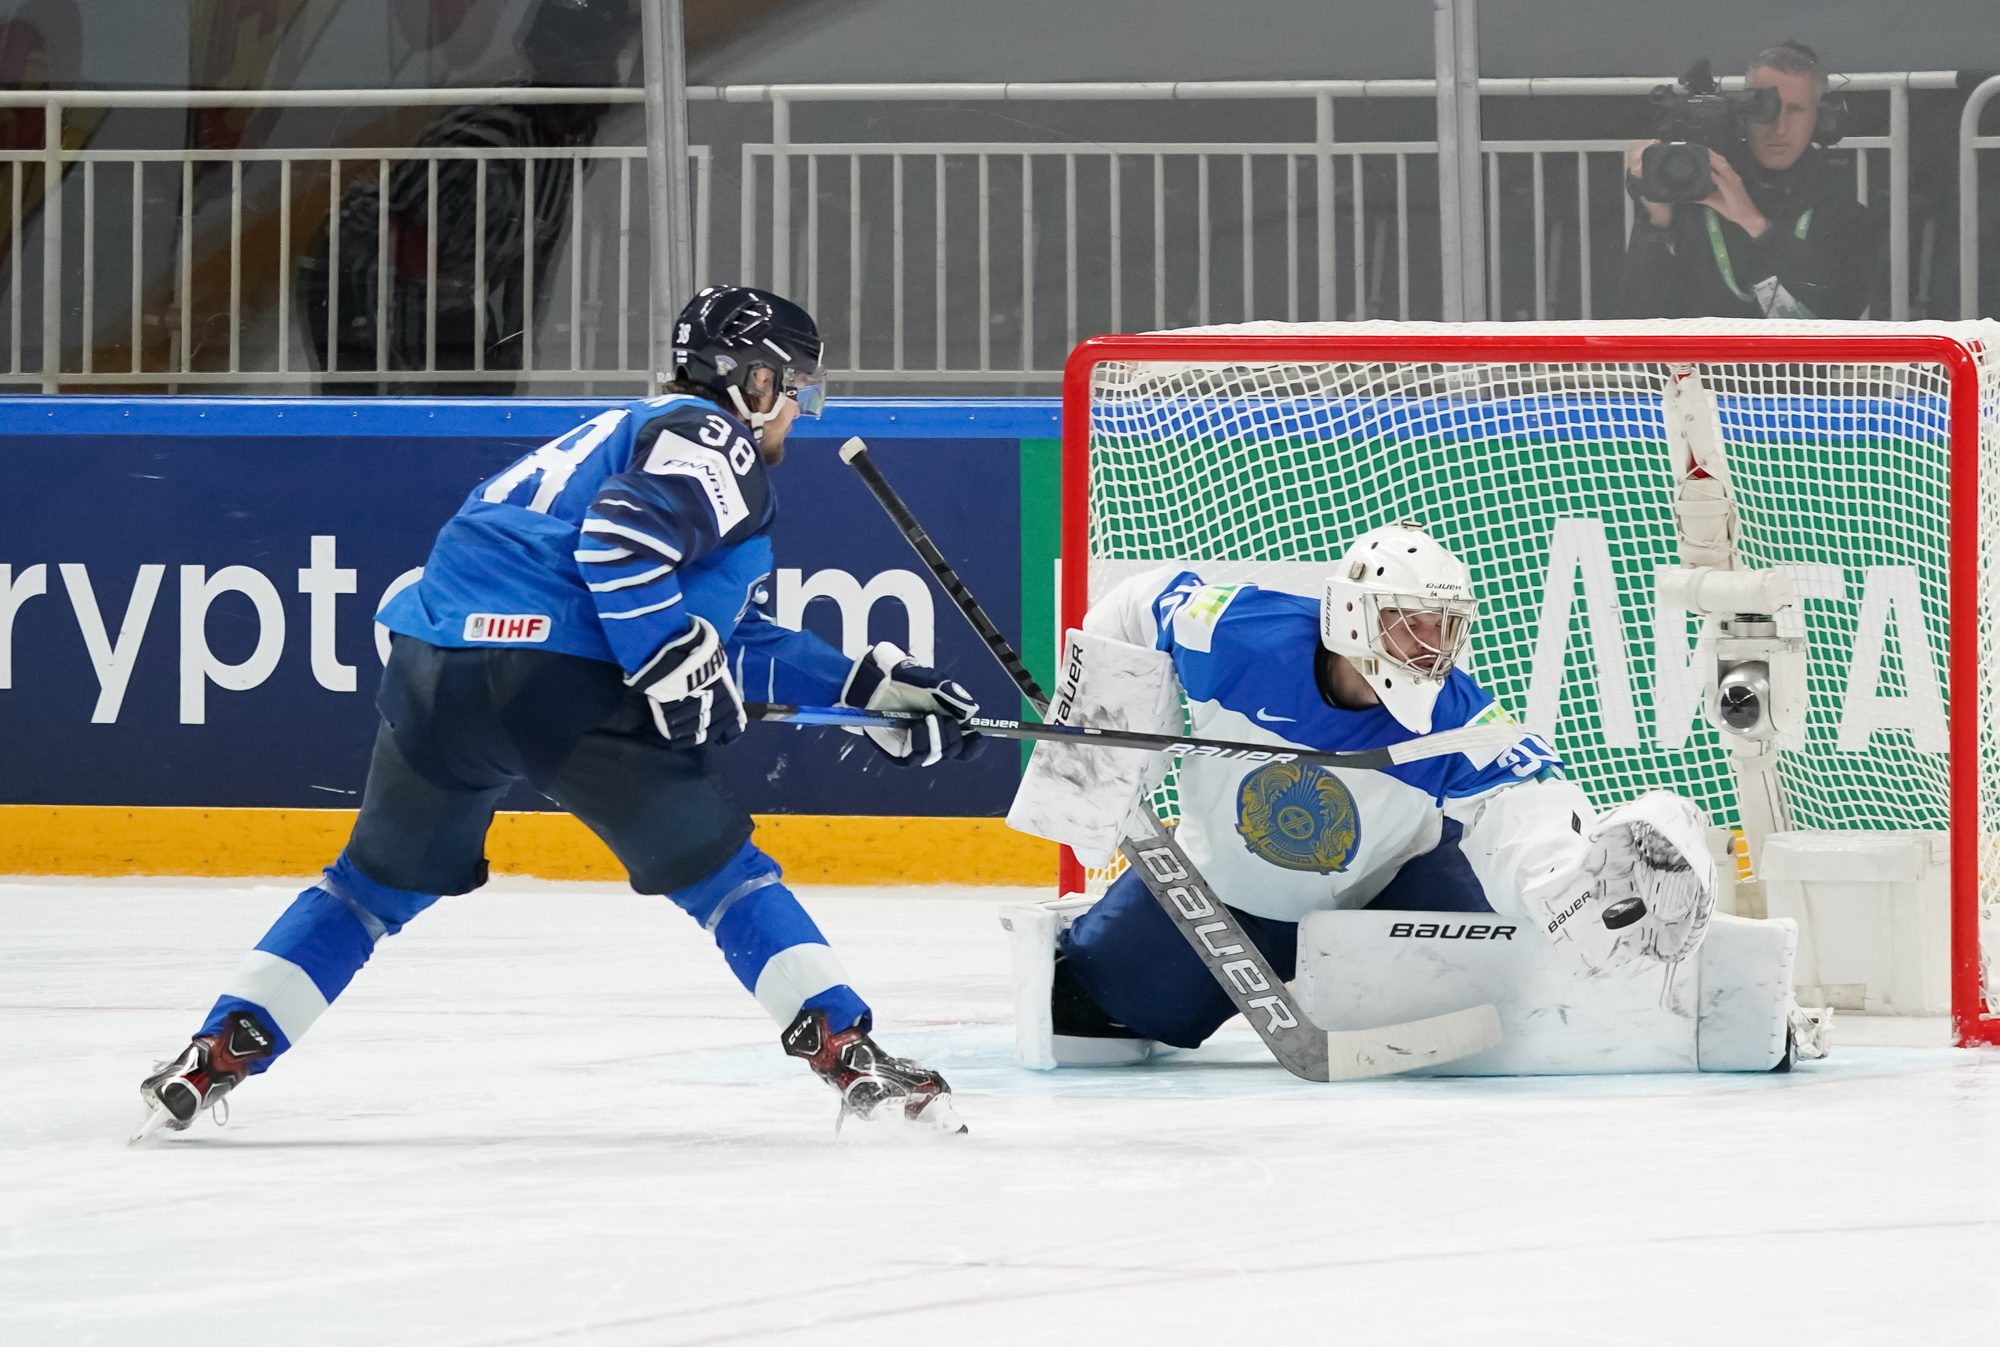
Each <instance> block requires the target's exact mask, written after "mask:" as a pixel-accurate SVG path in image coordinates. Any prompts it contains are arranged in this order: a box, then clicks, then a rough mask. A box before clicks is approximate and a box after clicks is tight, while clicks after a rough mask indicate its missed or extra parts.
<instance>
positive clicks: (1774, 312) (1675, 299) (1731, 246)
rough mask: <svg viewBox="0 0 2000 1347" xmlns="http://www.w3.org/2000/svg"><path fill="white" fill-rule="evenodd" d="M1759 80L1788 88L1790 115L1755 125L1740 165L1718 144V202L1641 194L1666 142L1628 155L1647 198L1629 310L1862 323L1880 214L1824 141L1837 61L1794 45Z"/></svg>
mask: <svg viewBox="0 0 2000 1347" xmlns="http://www.w3.org/2000/svg"><path fill="white" fill-rule="evenodd" d="M1748 78H1749V84H1750V86H1751V87H1752V88H1756V87H1759V86H1769V87H1771V88H1774V89H1776V90H1777V91H1778V95H1779V97H1780V99H1781V100H1782V104H1781V106H1780V110H1779V112H1778V116H1777V118H1776V119H1775V120H1773V121H1770V122H1750V123H1748V124H1746V126H1745V140H1746V142H1747V148H1748V151H1749V154H1748V158H1747V159H1746V160H1745V161H1744V162H1742V163H1741V164H1740V165H1738V164H1732V163H1730V161H1729V160H1728V159H1725V158H1724V157H1723V156H1722V155H1720V154H1718V153H1716V152H1715V151H1714V150H1710V151H1709V163H1710V167H1711V169H1712V170H1713V173H1714V178H1715V191H1714V192H1713V193H1711V194H1710V195H1709V196H1708V197H1707V198H1706V199H1704V200H1702V201H1699V202H1689V203H1683V204H1681V205H1669V204H1665V203H1662V202H1657V201H1648V200H1647V199H1646V198H1645V197H1644V196H1641V195H1639V192H1638V189H1637V183H1638V179H1639V162H1640V155H1641V153H1642V152H1643V151H1644V150H1645V148H1646V146H1647V145H1650V144H1653V143H1655V142H1652V141H1646V142H1642V143H1641V144H1638V145H1634V146H1633V147H1632V148H1631V149H1630V150H1629V151H1627V152H1626V156H1625V171H1626V175H1627V183H1628V190H1631V191H1632V192H1633V195H1634V197H1635V198H1636V199H1637V202H1638V211H1637V213H1636V214H1635V216H1634V218H1633V222H1632V238H1631V242H1630V243H1629V244H1628V245H1627V247H1626V251H1625V274H1624V277H1623V284H1622V287H1621V289H1622V291H1623V294H1622V305H1621V307H1622V309H1623V312H1624V314H1625V316H1626V317H1628V318H1698V317H1727V318H1859V317H1860V316H1861V315H1862V313H1863V312H1864V311H1865V310H1866V309H1867V307H1868V304H1869V299H1870V290H1871V284H1872V282H1873V279H1874V274H1875V271H1876V269H1877V262H1878V256H1877V253H1878V247H1877V239H1876V230H1875V224H1874V220H1873V219H1872V218H1871V216H1870V215H1869V212H1868V208H1867V207H1866V206H1863V205H1860V204H1859V203H1857V202H1856V201H1855V199H1854V184H1853V181H1852V179H1851V178H1849V177H1848V175H1847V174H1846V173H1842V172H1836V171H1835V170H1834V169H1833V166H1832V165H1831V164H1829V163H1828V158H1827V153H1826V151H1825V150H1824V149H1821V148H1820V147H1818V146H1817V145H1815V144H1814V143H1813V141H1814V138H1815V131H1816V129H1817V126H1818V121H1819V107H1820V96H1821V95H1822V94H1824V93H1825V92H1826V69H1825V67H1824V66H1822V65H1821V64H1820V62H1819V58H1818V56H1816V55H1815V54H1814V53H1813V51H1812V49H1811V48H1810V47H1807V46H1805V45H1804V44H1802V43H1798V42H1786V43H1783V44H1781V45H1779V46H1776V47H1771V48H1769V49H1767V50H1765V51H1762V52H1759V53H1758V54H1757V56H1756V57H1755V58H1754V59H1753V60H1752V61H1751V63H1750V71H1749V77H1748ZM1739 167H1740V169H1741V172H1739V171H1738V170H1739Z"/></svg>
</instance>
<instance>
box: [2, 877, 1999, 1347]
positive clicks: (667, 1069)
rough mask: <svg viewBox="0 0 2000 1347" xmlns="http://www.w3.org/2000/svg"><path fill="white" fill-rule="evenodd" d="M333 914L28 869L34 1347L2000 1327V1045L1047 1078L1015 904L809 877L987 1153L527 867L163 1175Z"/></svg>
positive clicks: (1251, 1067)
mask: <svg viewBox="0 0 2000 1347" xmlns="http://www.w3.org/2000/svg"><path fill="white" fill-rule="evenodd" d="M297 887H298V885H297V883H296V882H287V883H283V884H279V883H275V882H274V883H272V884H269V885H262V886H258V885H249V884H244V885H237V886H222V885H215V884H193V883H189V882H164V883H163V882H159V881H145V882H140V881H119V882H87V883H86V882H74V881H72V882H38V883H26V882H15V883H0V1009H4V1012H5V1019H4V1021H3V1022H4V1024H5V1026H6V1028H7V1032H6V1033H5V1034H4V1035H0V1062H4V1067H5V1075H4V1079H5V1081H6V1083H7V1089H6V1094H5V1103H4V1106H0V1343H5V1344H8V1347H30V1345H31V1344H32V1345H34V1347H40V1344H63V1345H64V1347H69V1345H70V1344H90V1343H118V1344H127V1343H138V1344H146V1345H147V1347H155V1345H164V1347H180V1344H187V1345H188V1347H234V1345H235V1344H260V1345H261V1344H282V1345H285V1347H290V1345H291V1344H370V1345H371V1347H395V1345H399V1344H422V1345H423V1347H457V1345H459V1344H465V1345H468V1347H471V1345H474V1344H477V1345H480V1347H487V1345H491V1347H499V1345H500V1344H522V1343H563V1344H601V1345H602V1347H684V1345H686V1344H697V1343H751V1342H775V1343H869V1344H880V1343H889V1342H895V1343H906V1342H907V1343H925V1344H932V1343H934V1344H939V1345H940V1347H971V1345H972V1344H988V1343H993V1344H998V1343H1007V1344H1019V1343H1029V1344H1035V1345H1036V1347H1041V1345H1042V1344H1052V1343H1087V1344H1091V1345H1092V1347H1104V1345H1106V1344H1119V1343H1137V1344H1147V1345H1148V1347H1150V1345H1151V1344H1180V1343H1189V1344H1193V1343H1201V1344H1213V1343H1239V1342H1240V1343H1255V1344H1259V1345H1260V1347H1266V1345H1275V1344H1292V1343H1328V1344H1333V1343H1338V1344H1342V1345H1343V1347H1346V1345H1347V1344H1364V1343H1389V1344H1396V1345H1397V1347H1413V1345H1415V1344H1428V1343H1485V1342H1521V1343H1532V1344H1536V1347H1558V1345H1560V1344H1583V1343H1589V1344H1597V1343H1663V1344H1673V1347H1689V1345H1690V1344H1695V1343H1699V1344H1702V1347H1708V1344H1713V1343H1755V1344H1760V1347H1761V1345H1769V1344H1784V1343H1811V1344H1814V1347H1829V1345H1831V1344H1848V1343H1853V1344H1863V1343H1866V1344H1878V1343H1898V1344H1899V1343H1924V1344H1934V1343H1959V1342H1965V1343H1974V1342H1976V1343H1988V1342H1992V1341H1995V1340H1996V1335H2000V1288H1996V1281H2000V1056H1996V1055H1994V1054H1989V1053H1974V1052H1962V1051H1956V1050H1949V1049H1944V1048H1938V1047H1920V1046H1891V1047H1874V1048H1856V1047H1847V1046H1843V1047H1840V1048H1837V1049H1836V1055H1835V1057H1834V1058H1833V1059H1832V1060H1831V1061H1829V1062H1826V1063H1821V1064H1814V1065H1811V1066H1809V1067H1805V1068H1802V1069H1801V1070H1799V1071H1797V1072H1795V1073H1793V1074H1791V1075H1789V1076H1676V1077H1662V1076H1649V1077H1605V1078H1595V1079H1577V1080H1551V1079H1539V1080H1519V1081H1513V1080H1478V1081H1396V1080H1380V1081H1373V1082H1367V1083H1362V1084H1350V1085H1343V1086H1312V1085H1307V1084H1304V1083H1301V1082H1299V1081H1295V1080H1293V1079H1291V1078H1290V1077H1288V1076H1287V1075H1285V1074H1284V1073H1283V1071H1281V1070H1280V1069H1279V1068H1278V1067H1277V1066H1276V1065H1275V1064H1273V1063H1272V1062H1270V1061H1269V1060H1268V1059H1266V1058H1265V1057H1264V1055H1263V1053H1262V1050H1261V1049H1260V1048H1259V1047H1258V1045H1257V1043H1256V1041H1255V1039H1254V1038H1252V1037H1251V1036H1250V1035H1249V1033H1248V1031H1247V1030H1244V1029H1242V1028H1241V1027H1240V1022H1239V1025H1238V1026H1235V1027H1232V1028H1229V1029H1225V1031H1224V1032H1223V1033H1222V1034H1221V1035H1220V1036H1219V1039H1218V1041H1217V1042H1216V1043H1214V1044H1212V1045H1211V1046H1210V1047H1208V1048H1205V1049H1203V1050H1201V1051H1200V1052H1195V1053H1180V1054H1174V1055H1171V1056H1168V1057H1166V1058H1165V1059H1162V1060H1159V1061H1156V1062H1155V1063H1153V1064H1151V1065H1148V1066H1145V1067H1139V1068H1122V1069H1102V1070H1093V1071H1077V1070H1065V1071H1061V1072H1055V1073H1049V1074H1036V1073H1030V1072H1025V1071H1021V1070H1019V1069H1017V1068H1016V1067H1015V1066H1014V1065H1013V1062H1012V1035H1011V1031H1010V1029H1009V1028H1008V1026H1007V1024H1006V1022H1005V1021H1006V1014H1007V1002H1008V996H1007V987H1006V977H1005V958H1006V947H1005V944H1004V943H1003V940H1002V933H1001V931H1000V929H999V927H998V924H997V922H996V921H995V918H994V908H995V906H996V904H997V903H999V902H1000V901H1002V900H1004V899H1008V898H1017V897H1020V896H1021V894H1020V891H1012V892H1010V891H1006V890H999V889H961V890H937V889H932V890H910V889H903V890H883V891H877V892H870V891H865V890H838V889H818V890H813V889H807V890H802V896H803V897H804V899H805V901H806V903H807V905H808V906H809V907H810V908H811V909H812V910H813V912H814V913H815V914H816V915H817V917H818V918H819V920H820V923H821V925H822V926H823V928H824V929H825V930H826V931H827V933H828V935H829V936H830V937H831V938H832V939H833V941H834V942H835V944H836V945H837V947H838V948H839V949H840V951H841V953H842V955H843V957H844V958H845V960H846V962H847V966H848V969H849V971H850V972H851V973H852V975H853V976H854V979H855V981H856V983H857V984H859V985H860V986H861V987H862V988H863V990H864V991H865V993H866V994H868V995H870V996H871V997H872V998H873V1000H874V1003H875V1006H876V1013H877V1019H878V1037H879V1038H880V1039H881V1041H882V1042H883V1043H884V1044H885V1045H886V1046H888V1047H889V1048H891V1049H892V1050H894V1051H898V1052H901V1053H905V1054H909V1055H913V1056H917V1057H919V1058H921V1059H923V1060H924V1061H926V1062H929V1063H931V1064H933V1065H935V1066H937V1067H939V1068H941V1069H942V1070H943V1071H944V1072H945V1073H946V1075H947V1076H948V1077H949V1078H950V1079H951V1081H952V1083H953V1085H954V1086H956V1087H957V1090H958V1095H959V1101H960V1112H961V1113H962V1114H963V1115H964V1117H965V1119H966V1120H967V1122H968V1123H969V1124H970V1125H971V1128H972V1134H971V1135H970V1136H968V1137H963V1138H958V1139H955V1140H934V1141H929V1142H919V1143H917V1144H903V1145H892V1144H884V1143H882V1142H881V1141H880V1140H879V1139H873V1140H871V1139H870V1138H869V1137H868V1136H867V1135H866V1133H865V1130H864V1131H863V1132H862V1134H861V1135H859V1136H857V1132H856V1129H855V1128H853V1127H850V1128H849V1129H848V1139H846V1140H844V1141H841V1142H838V1143H836V1141H835V1140H834V1137H833V1118H834V1111H835V1109H834V1100H833V1097H832V1095H831V1093H830V1092H828V1091H827V1090H826V1089H825V1087H824V1086H822V1085H820V1084H819V1083H818V1082H817V1081H815V1080H813V1079H811V1078H810V1077H809V1076H808V1075H807V1074H806V1073H805V1071H804V1069H803V1067H802V1066H801V1065H800V1064H799V1063H796V1062H794V1061H791V1060H789V1059H787V1058H786V1057H784V1056H783V1055H782V1054H781V1053H780V1052H779V1050H778V1048H777V1045H776V1041H775V1030H774V1028H773V1026H772V1025H771V1024H770V1022H769V1021H768V1020H766V1019H765V1018H764V1017H763V1016H762V1013H761V1012H760V1011H759V1010H758V1008H757V1006H756V1004H755V1003H754V1002H753V1001H751V999H750V998H749V996H748V995H746V994H745V993H744V992H743V991H741V990H740V989H739V988H738V987H737V986H736V985H735V983H734V982H733V981H732V980H731V979H730V977H729V975H728V973H727V971H726V970H725V968H724V966H723V964H722V961H721V959H720V958H719V957H718V956H717V955H716V954H715V952H714V950H713V948H712V946H711V945H710V944H709V941H708V939H707V937H706V936H704V935H703V934H702V933H701V932H700V931H698V930H696V929H695V928H694V927H693V925H692V923H690V922H689V921H688V920H687V919H686V918H685V917H683V916H681V915H680V914H679V913H678V912H676V911H674V910H673V909H672V908H671V907H669V906H668V905H667V904H666V903H665V902H664V901H662V900H657V899H644V898H638V897H634V896H632V895H631V894H629V893H626V892H624V891H622V890H620V889H615V888H611V887H608V886H596V885H555V884H534V883H523V882H520V881H507V882H505V883H503V884H496V885H495V886H494V887H493V888H492V889H491V890H489V891H487V892H484V893H481V894H479V895H475V896H472V897H468V898H461V899H455V900H454V899H447V900H446V901H445V902H443V903H441V904H439V905H438V907H436V908H435V909H433V910H432V911H431V912H430V913H428V914H426V915H425V916H424V917H423V918H421V919H420V920H419V921H417V922H416V923H414V924H413V925H412V926H411V927H410V928H409V929H408V930H407V931H406V932H404V933H403V934H402V935H400V936H398V937H396V938H394V939H393V940H389V941H387V942H385V943H384V944H383V946H382V947H381V949H380V950H379V951H378V953H377V955H376V958H375V961H374V963H373V964H372V965H371V966H370V967H368V968H367V969H366V970H364V971H363V973H362V974H361V976H360V977H359V978H358V979H357V980H356V983H355V985H354V986H353V988H352V989H351V990H350V991H349V992H348V993H347V995H345V996H344V997H342V998H341V1000H340V1001H339V1003H338V1004H337V1005H336V1006H335V1007H334V1009H333V1010H332V1011H331V1012H329V1013H328V1014H327V1016H326V1017H325V1018H324V1019H323V1020H321V1021H320V1023H319V1025H318V1027H317V1028H315V1029H314V1031H313V1033H312V1035H311V1037H310V1038H309V1039H307V1040H306V1042H305V1043H304V1044H303V1045H302V1046H301V1047H299V1048H298V1049H297V1050H296V1051H295V1052H294V1053H292V1054H291V1056H290V1057H288V1058H287V1059H286V1060H284V1061H283V1062H282V1063H280V1064H279V1066H278V1067H277V1068H276V1069H275V1070H273V1071H272V1072H271V1073H270V1074H269V1075H267V1076H264V1077H261V1078H258V1079H256V1080H253V1081H251V1082H250V1083H249V1084H248V1085H246V1086H245V1087H244V1088H243V1089H242V1090H240V1091H239V1092H238V1093H237V1094H236V1096H235V1097H234V1100H233V1103H234V1104H235V1116H234V1118H233V1120H232V1121H231V1122H230V1124H229V1126H228V1127H226V1128H222V1129H218V1128H216V1127H215V1126H214V1125H212V1124H211V1123H209V1122H208V1121H206V1120H204V1121H202V1122H200V1123H199V1124H197V1125H196V1127H195V1128H193V1129H192V1130H190V1131H189V1132H187V1133H185V1134H182V1135H179V1136H173V1137H169V1138H167V1139H165V1140H164V1141H163V1142H161V1143H157V1144H154V1145H152V1146H150V1147H145V1148H139V1149H127V1148H126V1146H125V1144H124V1138H125V1135H126V1133H127V1132H128V1131H129V1130H130V1129H131V1127H132V1126H133V1125H134V1124H135V1123H136V1122H137V1120H138V1117H139V1106H138V1103H137V1098H136V1094H135V1088H134V1087H135V1086H136V1085H137V1082H138V1079H139V1077H140V1076H141V1075H142V1074H143V1073H144V1070H145V1069H146V1068H147V1067H148V1065H149V1064H150V1063H151V1062H152V1060H153V1059H154V1058H155V1057H160V1056H165V1055H168V1054H170V1053H172V1052H173V1051H175V1050H177V1049H178V1047H179V1046H180V1045H181V1044H182V1043H183V1042H184V1041H185V1039H186V1036H187V1034H188V1033H189V1031H190V1030H191V1029H192V1028H193V1027H194V1025H195V1023H196V1022H197V1020H198V1017H199V1016H200V1015H201V1013H202V1012H203V1011H204V1010H205V1009H206V1008H207V1006H208V1004H209V1002H210V1000H211V998H212V996H213V993H214V989H215V987H216V986H217V984H218V983H219V982H220V981H221V979H222V977H223V975H224V974H225V973H226V972H227V971H228V970H229V968H230V967H231V966H232V965H233V963H234V961H235V959H236V957H237V955H238V953H239V951H240V950H241V949H243V948H244V947H247V946H248V945H250V944H251V943H253V942H254V941H255V940H256V938H257V937H258V936H259V935H260V934H261V933H262V931H263V930H264V928H265V926H266V925H267V924H268V923H269V922H270V920H271V919H272V918H273V917H274V916H276V914H277V913H278V912H279V911H280V910H281V909H282V908H283V906H284V904H285V903H286V902H287V901H288V900H289V899H290V897H291V896H292V894H293V893H294V892H295V891H296V889H297ZM1841 1025H1842V1027H1843V1028H1844V1030H1846V1036H1845V1041H1847V1042H1852V1040H1853V1038H1854V1037H1855V1034H1854V1032H1853V1031H1854V1030H1855V1029H1857V1028H1858V1029H1864V1030H1867V1029H1875V1028H1877V1026H1870V1025H1865V1024H1857V1022H1856V1021H1854V1020H1852V1019H1848V1020H1843V1021H1842V1022H1841ZM1899 1034H1900V1035H1902V1036H1903V1037H1905V1038H1908V1037H1912V1036H1914V1037H1915V1038H1916V1041H1919V1042H1921V1041H1923V1040H1924V1038H1925V1037H1928V1038H1930V1039H1931V1040H1932V1041H1935V1038H1936V1031H1935V1026H1932V1027H1931V1028H1930V1029H1929V1030H1928V1031H1926V1030H1925V1029H1924V1027H1923V1026H1916V1027H1914V1028H1912V1027H1911V1026H1896V1028H1895V1030H1893V1031H1891V1032H1890V1034H1889V1035H1888V1036H1890V1037H1895V1036H1896V1035H1899ZM1877 1036H1881V1035H1877Z"/></svg>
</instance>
